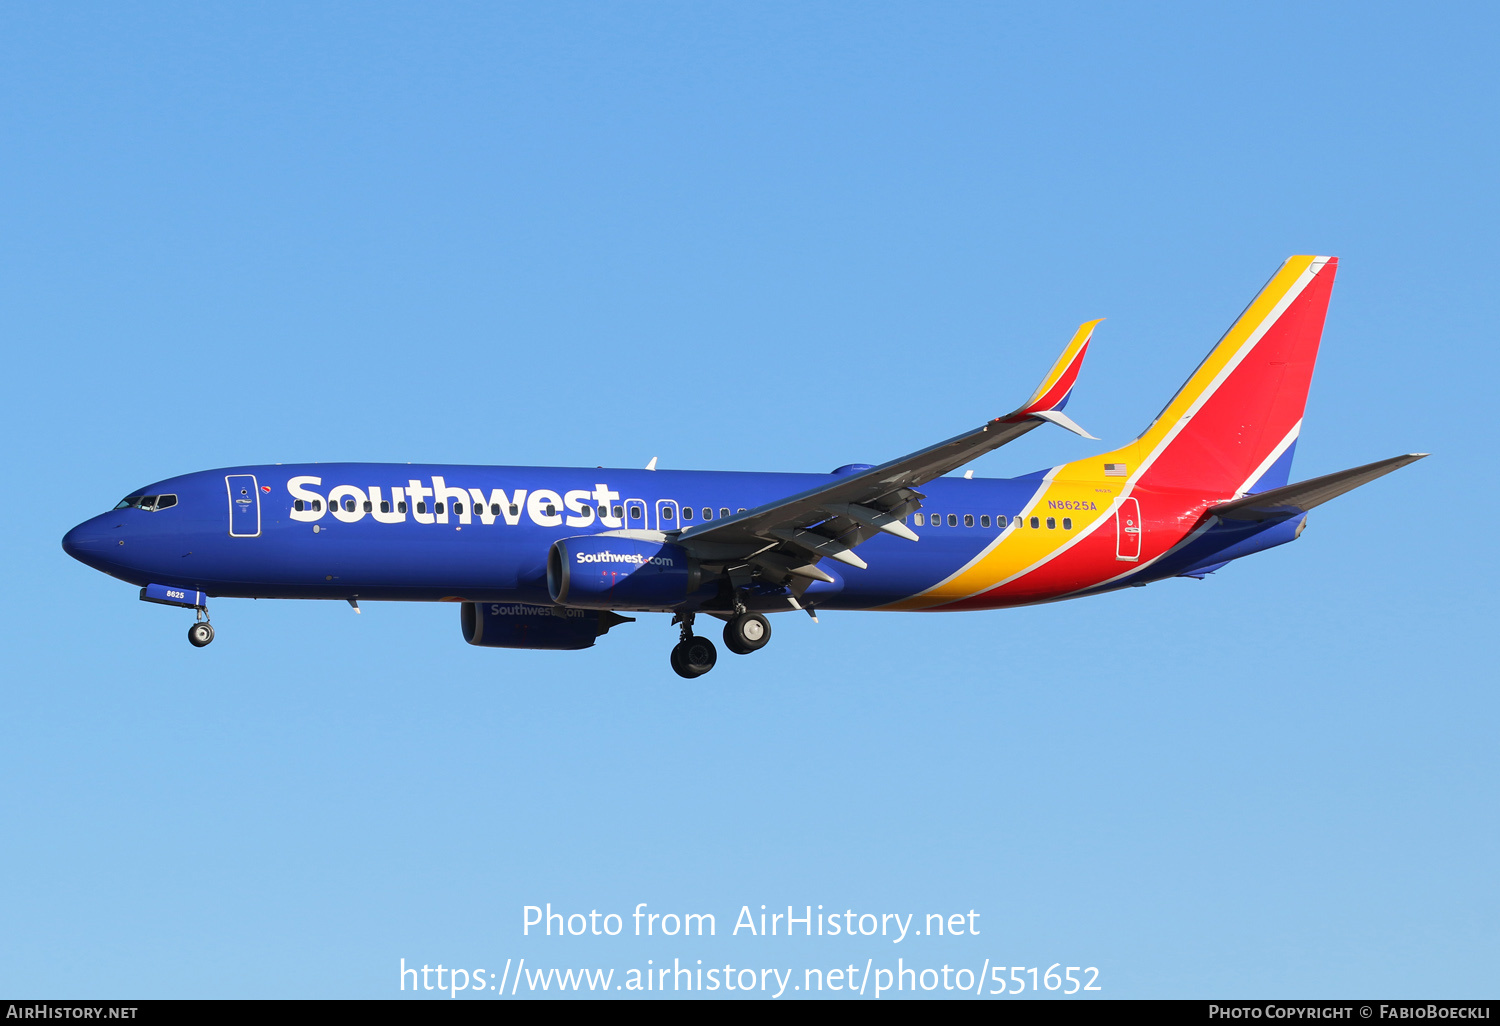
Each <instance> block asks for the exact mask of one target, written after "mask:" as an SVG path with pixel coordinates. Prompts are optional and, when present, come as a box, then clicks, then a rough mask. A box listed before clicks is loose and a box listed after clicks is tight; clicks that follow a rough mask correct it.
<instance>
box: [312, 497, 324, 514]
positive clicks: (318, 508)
mask: <svg viewBox="0 0 1500 1026" xmlns="http://www.w3.org/2000/svg"><path fill="white" fill-rule="evenodd" d="M313 512H314V513H321V512H323V500H322V499H314V500H313Z"/></svg>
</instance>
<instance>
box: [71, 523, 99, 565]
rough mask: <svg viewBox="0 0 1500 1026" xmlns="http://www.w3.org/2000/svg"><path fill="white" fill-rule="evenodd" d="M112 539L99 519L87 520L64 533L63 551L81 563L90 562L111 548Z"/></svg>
mask: <svg viewBox="0 0 1500 1026" xmlns="http://www.w3.org/2000/svg"><path fill="white" fill-rule="evenodd" d="M109 542H110V539H109V537H108V535H107V534H106V532H105V529H104V527H103V526H102V525H100V524H99V523H98V522H97V520H85V521H84V522H83V523H81V524H79V525H78V526H77V527H75V528H73V530H71V531H69V532H68V533H67V534H65V535H63V540H62V547H63V551H64V552H66V553H67V554H68V555H70V556H72V557H73V558H74V559H76V560H78V561H79V562H80V563H89V562H91V561H92V560H93V559H97V558H99V557H100V556H102V555H103V554H104V553H105V552H106V551H108V548H109Z"/></svg>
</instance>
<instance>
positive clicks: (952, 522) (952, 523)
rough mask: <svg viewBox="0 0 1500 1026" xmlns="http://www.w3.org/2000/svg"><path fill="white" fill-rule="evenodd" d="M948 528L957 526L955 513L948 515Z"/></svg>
mask: <svg viewBox="0 0 1500 1026" xmlns="http://www.w3.org/2000/svg"><path fill="white" fill-rule="evenodd" d="M948 526H949V527H957V526H958V514H957V513H949V514H948Z"/></svg>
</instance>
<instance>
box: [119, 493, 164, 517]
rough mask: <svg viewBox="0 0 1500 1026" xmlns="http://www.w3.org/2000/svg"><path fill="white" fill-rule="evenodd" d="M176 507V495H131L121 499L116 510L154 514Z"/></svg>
mask: <svg viewBox="0 0 1500 1026" xmlns="http://www.w3.org/2000/svg"><path fill="white" fill-rule="evenodd" d="M175 505H177V496H175V495H131V496H127V497H126V498H123V499H121V500H120V504H119V505H118V506H116V507H115V509H140V510H145V511H146V512H147V513H154V512H156V511H157V510H163V509H167V508H168V507H170V506H175Z"/></svg>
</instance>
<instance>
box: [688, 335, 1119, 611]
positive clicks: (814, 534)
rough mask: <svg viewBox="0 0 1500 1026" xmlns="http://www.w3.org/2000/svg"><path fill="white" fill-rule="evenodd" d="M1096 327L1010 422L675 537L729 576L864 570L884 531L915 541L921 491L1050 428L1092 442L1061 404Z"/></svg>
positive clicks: (816, 576) (1072, 346)
mask: <svg viewBox="0 0 1500 1026" xmlns="http://www.w3.org/2000/svg"><path fill="white" fill-rule="evenodd" d="M1098 324H1099V321H1097V320H1094V321H1089V322H1088V323H1086V324H1083V325H1081V326H1080V327H1079V328H1078V331H1077V332H1076V333H1075V334H1074V335H1073V338H1072V340H1071V341H1069V343H1068V345H1067V348H1065V349H1064V350H1063V352H1062V355H1061V356H1059V357H1058V359H1057V362H1056V363H1054V364H1053V365H1052V369H1051V370H1050V371H1049V372H1048V373H1047V376H1046V377H1045V378H1043V379H1042V383H1041V385H1039V386H1038V387H1037V390H1036V391H1035V392H1034V393H1032V396H1031V398H1030V399H1028V400H1027V401H1026V403H1025V404H1023V405H1022V406H1020V407H1018V408H1017V409H1015V410H1014V411H1012V412H1010V413H1008V414H1006V415H1005V416H1003V417H996V418H995V419H994V420H992V421H989V422H988V423H986V424H983V425H981V426H980V427H977V428H975V429H974V430H972V431H967V432H965V433H963V434H961V435H957V436H955V437H953V438H950V439H948V440H947V441H945V442H939V443H937V444H936V445H930V446H928V447H927V448H925V449H919V450H917V451H916V452H914V453H911V454H910V455H907V456H902V457H899V458H897V459H894V460H891V461H890V462H888V463H882V464H881V465H880V466H878V467H872V468H870V469H869V470H862V471H857V472H854V473H851V474H846V475H843V476H840V477H838V478H836V479H835V480H833V481H830V482H828V483H827V484H823V485H819V486H817V487H816V488H810V489H808V490H807V491H804V492H799V493H797V494H795V495H789V496H787V497H786V498H784V499H778V500H777V501H775V502H771V503H767V504H766V505H764V506H759V507H757V508H755V509H752V510H748V511H746V512H744V513H737V514H735V515H734V516H731V517H727V518H725V519H723V520H716V521H714V522H713V523H710V524H703V525H701V526H698V527H692V528H689V529H687V530H685V531H682V532H680V533H678V534H677V535H676V536H675V538H674V540H675V541H676V542H677V543H678V544H680V545H682V546H684V547H686V548H687V549H688V550H689V551H691V552H693V553H694V554H695V555H696V556H698V558H700V559H702V560H704V561H705V562H718V563H722V564H724V565H725V568H726V569H730V570H732V569H733V568H732V564H736V563H739V564H745V565H746V572H747V573H750V574H754V573H756V572H759V573H761V574H764V575H769V576H772V577H776V578H780V579H782V580H786V579H788V578H802V579H803V581H804V584H805V583H807V582H810V581H812V580H825V581H827V580H832V578H830V577H829V576H828V574H827V573H825V572H823V571H821V570H819V569H818V568H817V562H818V561H819V560H820V559H822V558H824V557H827V558H829V559H833V560H836V561H838V562H841V563H845V564H847V565H849V566H854V567H858V568H860V569H864V568H865V566H866V565H867V564H866V563H865V561H864V560H862V559H860V558H859V557H858V556H857V555H855V554H854V552H853V551H851V550H853V549H854V547H855V546H857V545H859V544H860V543H861V542H863V541H866V540H868V539H870V538H873V537H875V536H876V535H877V534H880V533H882V532H885V533H888V534H893V535H895V536H897V537H899V538H905V539H907V540H908V541H916V540H917V535H916V533H915V532H914V531H912V530H911V529H910V528H909V527H907V526H906V524H905V523H903V522H902V520H903V518H904V517H906V516H907V515H908V514H910V513H912V512H913V511H915V510H918V509H921V508H922V499H923V498H924V496H923V495H922V494H921V493H920V492H918V491H916V489H917V488H918V487H920V486H921V485H923V484H926V483H927V482H928V481H931V480H933V479H934V478H938V477H941V476H943V475H944V474H947V473H949V472H950V471H953V470H955V469H957V468H958V467H961V466H963V465H964V464H965V463H968V462H970V461H972V460H974V459H976V458H977V457H979V456H982V455H983V454H985V453H987V452H992V451H994V450H995V449H998V448H1000V447H1001V446H1002V445H1005V444H1006V443H1007V442H1012V441H1014V440H1015V439H1017V438H1019V437H1021V436H1022V435H1024V434H1025V433H1026V432H1028V431H1030V430H1032V429H1033V428H1035V427H1037V426H1038V425H1040V424H1042V423H1044V422H1046V423H1053V424H1057V425H1059V426H1060V427H1064V428H1067V429H1068V430H1069V431H1073V432H1075V433H1077V434H1080V435H1083V436H1084V437H1085V438H1092V437H1093V436H1092V435H1090V434H1088V433H1087V432H1086V431H1084V430H1083V429H1082V428H1080V427H1079V426H1078V425H1077V424H1075V423H1073V421H1072V420H1071V419H1069V418H1068V416H1067V415H1066V414H1064V413H1063V412H1062V407H1063V406H1064V405H1066V404H1067V401H1068V398H1069V396H1070V395H1072V392H1073V386H1074V384H1075V383H1076V382H1077V380H1078V372H1079V369H1080V368H1081V367H1082V366H1083V358H1084V355H1085V354H1086V353H1087V352H1088V346H1089V340H1090V339H1091V338H1092V337H1093V333H1094V328H1095V327H1096V326H1097V325H1098Z"/></svg>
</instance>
